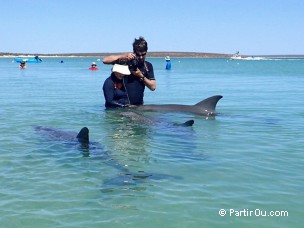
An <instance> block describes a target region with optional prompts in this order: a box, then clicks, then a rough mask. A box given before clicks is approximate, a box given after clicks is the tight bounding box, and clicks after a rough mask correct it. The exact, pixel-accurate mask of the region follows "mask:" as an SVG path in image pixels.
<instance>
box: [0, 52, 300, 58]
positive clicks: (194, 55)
mask: <svg viewBox="0 0 304 228" xmlns="http://www.w3.org/2000/svg"><path fill="white" fill-rule="evenodd" d="M122 53H125V52H116V53H65V54H30V53H29V54H27V53H8V52H5V53H4V52H0V58H33V57H35V56H37V55H38V56H39V57H40V58H101V57H104V56H108V55H119V54H122ZM166 56H170V58H231V57H232V56H233V54H217V53H202V52H148V53H147V57H148V58H165V57H166ZM242 57H263V58H304V55H242Z"/></svg>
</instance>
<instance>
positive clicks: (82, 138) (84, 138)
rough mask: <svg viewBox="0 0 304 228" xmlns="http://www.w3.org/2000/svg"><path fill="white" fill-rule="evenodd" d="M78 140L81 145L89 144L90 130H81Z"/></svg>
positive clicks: (85, 128)
mask: <svg viewBox="0 0 304 228" xmlns="http://www.w3.org/2000/svg"><path fill="white" fill-rule="evenodd" d="M77 139H78V141H79V142H80V143H89V129H88V128H87V127H83V128H81V130H80V131H79V133H78V135H77Z"/></svg>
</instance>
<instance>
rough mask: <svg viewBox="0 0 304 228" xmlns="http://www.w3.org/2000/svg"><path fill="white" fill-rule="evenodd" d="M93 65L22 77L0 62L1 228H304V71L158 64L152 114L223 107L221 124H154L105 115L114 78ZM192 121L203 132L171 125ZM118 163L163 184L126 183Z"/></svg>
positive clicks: (277, 65)
mask: <svg viewBox="0 0 304 228" xmlns="http://www.w3.org/2000/svg"><path fill="white" fill-rule="evenodd" d="M61 60H63V61H64V63H60V61H61ZM92 61H96V59H90V58H66V59H59V58H45V59H44V61H43V63H41V64H28V68H27V69H25V70H20V69H18V64H17V63H13V62H12V59H9V58H3V59H0V75H1V76H0V77H1V81H2V82H1V84H0V107H1V108H0V120H1V121H0V132H1V137H0V143H1V153H0V181H1V188H0V205H1V210H0V224H1V227H31V228H33V227H223V226H229V227H301V226H302V225H301V224H302V222H303V215H302V214H303V213H302V209H303V208H302V207H303V206H302V205H303V202H304V194H303V191H304V177H303V174H302V171H303V165H304V164H303V158H304V155H303V145H304V131H303V129H302V128H303V118H304V107H303V100H304V90H303V88H304V60H302V59H293V60H290V59H281V60H260V61H232V60H228V59H187V58H185V59H183V58H181V59H174V58H173V59H172V60H171V61H172V70H171V71H166V70H165V60H164V59H163V58H153V59H149V61H151V62H152V63H153V65H154V70H155V76H156V79H157V90H156V91H155V92H151V91H148V90H146V93H145V103H146V104H149V103H155V104H162V103H180V104H195V103H197V102H199V101H201V100H203V99H205V98H207V97H209V96H212V95H216V94H220V95H223V96H224V97H223V99H222V100H220V101H219V103H218V105H217V112H218V115H217V116H216V117H215V118H205V117H202V116H195V115H192V114H185V113H147V114H146V115H148V116H149V117H150V118H154V120H156V122H155V123H152V124H151V123H147V124H143V123H136V122H133V121H130V120H127V119H125V118H123V117H121V116H120V115H119V112H120V111H114V112H111V111H105V108H104V98H103V94H102V84H103V82H104V80H105V78H106V77H107V76H109V74H110V69H111V68H110V66H106V65H103V64H102V63H101V62H97V63H98V67H99V68H100V70H99V71H96V72H92V71H89V70H88V68H89V66H90V64H91V62H92ZM188 119H194V121H195V123H194V126H193V127H190V128H182V127H176V126H173V125H172V122H178V123H180V122H184V121H186V120H188ZM37 125H40V126H49V127H53V128H58V129H61V130H66V131H73V132H78V131H79V130H80V129H81V128H82V127H84V126H87V127H88V128H89V129H90V140H91V141H94V142H96V143H98V144H99V146H98V147H97V149H96V150H94V151H93V152H92V153H91V154H90V155H89V156H85V155H84V153H83V151H82V150H81V148H79V147H78V146H76V145H73V144H69V143H66V142H60V141H58V140H54V139H52V138H48V137H45V136H44V135H42V134H40V133H39V132H36V131H35V130H34V128H33V126H37ZM104 154H107V155H109V156H105V155H104ZM113 161H115V162H118V163H119V164H121V165H122V166H123V167H127V169H129V171H130V172H132V173H139V174H141V173H143V172H144V173H157V174H159V178H154V179H153V178H147V179H139V180H134V181H131V182H124V181H121V180H123V179H124V178H125V176H124V175H123V172H122V171H121V170H119V169H117V167H115V166H113V165H111V163H113ZM220 209H224V210H225V211H226V214H225V215H224V216H220V215H219V211H220ZM221 212H222V213H224V211H223V210H222V211H221Z"/></svg>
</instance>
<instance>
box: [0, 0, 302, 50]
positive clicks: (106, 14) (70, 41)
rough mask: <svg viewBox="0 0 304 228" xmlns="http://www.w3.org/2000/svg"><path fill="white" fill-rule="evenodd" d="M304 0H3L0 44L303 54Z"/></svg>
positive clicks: (8, 47)
mask: <svg viewBox="0 0 304 228" xmlns="http://www.w3.org/2000/svg"><path fill="white" fill-rule="evenodd" d="M303 12H304V1H303V0H229V1H227V0H1V2H0V19H1V20H0V52H11V53H33V54H34V53H40V54H56V53H58V54H63V53H109V52H110V53H113V52H131V51H132V43H133V41H134V38H138V37H139V36H143V37H144V38H145V39H146V40H147V42H148V48H149V50H148V51H151V52H152V51H153V52H159V51H169V52H171V51H176V52H205V53H223V54H233V53H235V52H236V51H240V54H244V55H288V54H295V55H301V54H302V55H303V54H304V26H303V23H304V13H303Z"/></svg>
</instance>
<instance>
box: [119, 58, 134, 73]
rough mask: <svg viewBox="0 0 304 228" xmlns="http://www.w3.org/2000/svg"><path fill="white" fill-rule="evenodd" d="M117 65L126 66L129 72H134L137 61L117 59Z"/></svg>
mask: <svg viewBox="0 0 304 228" xmlns="http://www.w3.org/2000/svg"><path fill="white" fill-rule="evenodd" d="M118 64H120V65H128V67H129V70H131V71H135V70H136V69H137V68H138V64H139V62H138V59H137V58H135V59H131V60H126V59H119V60H118Z"/></svg>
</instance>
